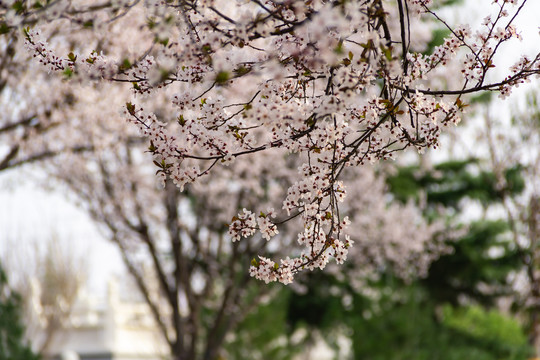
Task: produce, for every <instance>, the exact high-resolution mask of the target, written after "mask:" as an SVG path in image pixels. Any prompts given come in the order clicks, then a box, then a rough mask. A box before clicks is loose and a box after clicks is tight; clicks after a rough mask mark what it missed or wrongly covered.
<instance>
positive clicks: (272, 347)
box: [225, 284, 304, 360]
mask: <svg viewBox="0 0 540 360" xmlns="http://www.w3.org/2000/svg"><path fill="white" fill-rule="evenodd" d="M267 286H270V287H273V288H274V289H273V290H278V292H279V293H280V296H277V297H274V298H272V299H269V300H271V301H268V302H263V303H262V304H261V305H258V306H257V307H256V308H255V309H254V310H253V311H250V312H248V315H247V316H246V317H245V318H244V319H243V321H241V322H240V323H239V324H238V326H237V327H236V331H235V332H234V335H231V336H230V338H229V339H227V342H226V346H225V350H226V352H227V354H228V356H229V357H230V358H231V359H239V360H240V359H252V360H259V359H260V360H266V359H272V360H288V359H292V358H293V357H294V355H296V354H298V353H299V352H300V351H301V350H302V349H303V345H304V344H302V343H295V342H294V341H292V339H291V336H288V335H291V334H290V329H291V328H290V327H289V324H288V323H287V306H288V304H289V299H290V296H292V294H291V293H290V292H289V291H284V289H279V288H281V285H279V284H270V285H267Z"/></svg>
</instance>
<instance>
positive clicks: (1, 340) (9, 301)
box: [0, 264, 39, 360]
mask: <svg viewBox="0 0 540 360" xmlns="http://www.w3.org/2000/svg"><path fill="white" fill-rule="evenodd" d="M37 359H39V356H37V355H35V354H34V353H33V352H32V350H31V348H30V345H29V344H27V342H26V341H25V340H24V325H23V323H22V299H21V297H20V295H19V294H18V293H16V292H14V291H13V290H12V289H11V288H10V287H9V283H8V278H7V275H6V273H5V271H4V269H3V268H2V266H1V264H0V360H37Z"/></svg>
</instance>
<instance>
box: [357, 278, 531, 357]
mask: <svg viewBox="0 0 540 360" xmlns="http://www.w3.org/2000/svg"><path fill="white" fill-rule="evenodd" d="M395 294H399V296H398V297H397V298H396V296H395ZM378 303H379V306H378V309H377V310H376V311H367V310H365V309H364V310H363V312H361V313H360V311H362V308H360V309H354V310H353V311H354V312H356V313H360V314H363V316H348V317H347V319H349V322H350V323H351V328H352V329H353V331H354V334H353V336H352V339H353V348H354V358H355V359H366V360H367V359H369V360H379V359H380V360H383V359H384V360H391V359H396V360H397V359H415V360H424V359H425V360H461V359H475V360H483V359H485V360H488V359H489V360H492V359H501V360H502V359H505V360H510V359H515V360H518V359H526V358H527V356H528V355H529V354H530V352H529V348H528V346H527V341H526V336H525V335H524V333H523V330H522V329H521V328H520V326H519V324H518V323H517V322H516V321H515V320H512V319H510V318H508V317H505V316H503V315H502V314H500V313H498V312H496V311H490V312H486V311H485V310H483V309H482V308H480V307H460V308H458V309H456V308H454V307H452V306H450V305H444V306H443V307H442V311H439V310H441V307H440V306H438V305H437V303H436V302H434V301H433V300H432V299H430V298H429V295H428V294H427V293H426V292H425V289H423V288H422V286H419V285H418V284H411V285H410V286H406V285H405V284H403V285H402V286H398V287H394V293H392V294H391V296H386V297H385V298H383V299H381V300H380V301H379V302H378ZM441 312H442V316H438V314H439V313H441ZM506 335H509V336H506Z"/></svg>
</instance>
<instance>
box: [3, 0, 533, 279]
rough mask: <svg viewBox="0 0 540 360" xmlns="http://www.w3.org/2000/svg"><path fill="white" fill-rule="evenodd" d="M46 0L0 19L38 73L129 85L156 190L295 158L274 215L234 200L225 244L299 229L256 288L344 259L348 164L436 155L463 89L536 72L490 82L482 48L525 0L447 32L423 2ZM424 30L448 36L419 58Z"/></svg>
mask: <svg viewBox="0 0 540 360" xmlns="http://www.w3.org/2000/svg"><path fill="white" fill-rule="evenodd" d="M58 3H60V4H61V5H55V6H44V8H45V9H46V11H45V13H46V14H47V15H46V16H45V18H46V20H47V24H45V23H44V22H43V21H42V20H41V21H40V20H39V18H40V16H41V15H40V13H38V11H37V10H32V9H30V8H28V9H26V8H25V9H22V10H20V9H19V10H17V11H15V14H13V13H12V12H10V11H11V10H9V11H8V14H9V16H6V20H5V24H6V26H8V27H9V26H20V25H19V24H22V26H26V25H27V24H28V25H31V26H28V27H26V28H25V32H24V35H25V43H26V47H27V48H28V50H29V52H30V53H31V54H32V56H34V57H35V58H36V59H37V61H38V62H40V63H42V64H43V65H45V68H44V71H47V72H51V73H58V74H63V75H64V76H66V77H68V78H69V80H70V81H73V82H77V81H78V82H82V83H85V82H90V83H98V84H99V83H106V84H115V85H118V86H119V87H122V85H123V88H125V89H128V88H129V89H130V91H131V94H130V95H127V96H126V97H125V101H124V104H125V107H124V111H123V116H124V117H125V118H126V119H127V120H128V122H129V123H131V124H132V125H133V127H134V128H136V129H138V131H139V133H140V134H141V135H143V136H144V137H145V138H146V139H147V141H148V144H149V147H148V149H149V151H150V153H151V154H152V155H153V162H154V164H155V166H156V167H157V173H158V176H159V177H160V178H161V180H162V182H166V179H168V178H170V179H171V180H172V181H173V182H174V184H176V185H177V186H178V187H179V188H180V189H181V190H186V191H189V189H190V188H191V187H193V186H196V184H197V183H198V182H200V181H203V180H202V179H203V178H205V177H212V176H217V175H216V174H217V173H218V171H217V169H218V168H220V167H221V165H225V166H230V165H231V164H234V163H236V162H238V161H239V160H240V159H251V160H247V161H252V162H255V161H260V160H259V158H258V156H259V154H261V153H268V154H271V155H272V156H274V157H279V156H284V157H288V158H291V161H293V162H296V161H298V162H299V163H298V164H297V165H298V167H297V169H298V171H297V173H296V175H295V177H294V178H293V180H292V181H290V184H288V189H287V192H286V195H284V197H283V198H282V206H281V207H278V206H276V208H278V209H280V210H282V212H279V213H276V214H275V218H273V217H272V216H268V214H267V213H266V212H264V211H263V210H260V209H258V208H257V209H252V210H250V209H248V208H247V207H246V209H245V210H243V211H242V212H241V213H240V214H238V215H234V216H233V217H232V220H230V221H229V234H230V236H231V238H232V240H233V241H238V240H241V239H242V238H247V237H252V236H255V235H257V234H261V236H262V237H264V238H265V239H270V240H271V241H272V238H273V237H275V236H276V235H277V234H279V233H280V231H279V229H280V226H283V224H284V223H286V222H288V221H289V220H291V219H299V220H300V221H301V225H300V226H299V227H300V229H299V231H298V237H297V238H298V244H299V245H300V247H301V250H300V252H299V253H298V254H295V256H294V257H293V258H285V259H282V260H279V261H273V260H270V259H268V258H266V257H264V256H263V255H264V254H261V257H260V258H259V259H260V261H258V260H255V261H254V262H253V263H252V267H251V268H250V274H252V275H253V276H255V277H256V278H258V279H261V280H264V281H265V282H269V281H282V282H284V283H289V282H290V281H291V279H292V277H293V276H294V275H295V274H296V273H298V272H299V271H301V270H304V269H310V270H312V269H315V268H320V269H323V268H324V267H325V266H326V264H327V263H328V262H329V261H330V259H331V258H334V259H335V260H336V261H337V262H338V263H342V262H343V261H344V260H345V259H346V258H347V257H348V255H347V253H348V251H349V249H350V248H351V246H352V244H353V240H354V242H356V243H357V244H358V243H359V241H361V239H356V236H354V235H355V234H353V233H351V231H350V228H351V226H349V224H348V221H347V220H346V218H345V215H346V214H345V213H344V212H343V211H342V210H341V209H344V208H346V204H347V202H348V201H352V200H350V199H349V198H350V197H348V196H347V191H348V187H347V185H346V184H344V182H342V178H343V176H344V174H345V173H346V172H347V171H348V169H351V168H360V169H361V168H365V167H369V166H371V164H373V163H376V162H378V161H381V160H389V159H393V158H394V157H395V155H396V154H397V153H399V152H401V151H403V150H405V149H407V148H412V149H416V150H417V151H419V152H422V151H424V150H425V149H426V148H435V147H437V146H438V145H439V141H438V139H439V136H440V134H441V132H442V131H444V129H445V128H447V127H449V126H454V125H456V124H458V123H459V122H460V121H461V113H462V111H463V109H464V108H465V106H466V105H467V104H466V100H467V98H466V96H467V94H473V93H478V92H481V91H496V92H499V93H500V95H501V97H506V96H507V95H508V94H510V92H511V90H512V88H513V87H515V86H517V85H519V84H521V83H523V82H525V81H528V79H529V78H530V77H531V76H537V75H538V74H539V73H540V56H539V55H537V56H536V57H535V58H532V59H531V58H527V57H523V58H521V59H520V60H519V61H518V62H517V63H516V65H514V66H513V67H512V68H511V69H509V70H508V72H507V76H506V77H505V78H503V79H500V80H497V81H493V82H488V78H489V77H488V75H489V74H491V72H490V70H491V69H492V68H493V67H495V66H496V64H495V58H494V55H495V54H496V53H497V52H499V51H502V50H501V49H503V48H504V45H505V43H506V42H507V41H509V40H510V39H513V38H519V37H520V35H519V29H518V28H517V24H516V21H515V20H516V18H517V16H518V15H519V13H520V12H521V11H523V9H525V8H526V5H527V0H525V1H521V2H519V3H518V1H494V2H493V3H492V5H491V6H492V7H493V9H495V10H496V11H495V12H494V15H493V16H490V17H488V18H486V19H485V20H484V21H483V23H482V24H481V27H480V28H479V30H478V31H476V32H473V31H471V29H470V28H469V27H468V26H455V27H454V26H450V25H449V24H448V23H447V22H446V21H445V20H444V19H443V18H441V17H440V16H439V14H438V13H437V12H436V6H435V4H433V2H432V1H424V0H395V1H382V0H373V1H322V0H313V1H303V0H302V1H299V0H296V1H295V0H290V1H273V0H268V1H259V0H251V1H242V2H231V1H225V0H223V1H220V0H207V1H181V2H179V3H178V4H177V3H176V2H168V1H148V2H144V4H143V3H142V2H139V1H134V2H115V3H111V4H106V5H104V6H103V8H98V7H96V6H92V5H90V4H89V3H86V2H84V1H79V2H62V1H59V2H58ZM60 9H61V11H60ZM89 13H90V14H91V16H89V15H88V14H89ZM33 19H36V20H33ZM34 23H36V25H34ZM115 23H124V24H125V23H129V24H130V27H129V29H130V32H128V31H127V30H125V29H122V30H118V29H116V31H119V32H120V33H122V34H123V35H121V36H120V37H119V39H121V40H122V43H121V42H120V41H117V40H115V39H114V38H113V40H108V42H109V43H108V44H107V46H101V44H100V43H99V42H96V43H94V47H93V48H92V47H90V48H89V47H88V46H85V45H83V42H81V41H80V39H77V38H76V37H75V40H74V41H71V42H70V40H69V39H70V38H71V37H72V36H73V35H72V33H73V31H74V29H80V31H81V33H83V32H84V31H89V32H94V33H95V36H97V37H98V38H99V37H102V38H103V37H104V36H103V31H104V30H103V29H105V28H107V26H112V27H114V26H115V25H114V24H115ZM426 23H427V24H431V26H433V27H435V26H439V27H443V28H446V29H447V30H448V31H449V36H448V37H447V38H446V39H445V40H444V42H443V43H442V44H441V45H440V46H438V47H436V48H435V49H434V51H433V52H432V53H431V54H427V53H424V50H425V43H424V44H422V43H421V42H419V41H417V40H414V39H417V38H419V39H422V38H425V32H426V28H425V27H424V26H425V24H426ZM16 24H17V25H16ZM51 24H56V25H57V27H56V29H57V30H58V31H59V32H60V33H61V34H62V36H63V37H57V38H58V39H59V40H58V41H57V43H56V44H55V43H52V42H50V41H47V40H46V39H44V38H43V36H42V35H41V30H40V29H41V28H47V27H50V26H51ZM85 24H87V26H88V28H89V29H88V30H85V28H84V27H85ZM422 24H424V25H422ZM92 36H94V35H92ZM109 38H110V36H109ZM105 43H107V41H105ZM72 48H73V49H72ZM100 48H103V49H105V50H106V51H105V50H101V49H100ZM126 48H127V50H126ZM449 77H452V79H448V78H449ZM156 99H159V100H158V101H165V102H167V104H168V105H167V110H168V111H163V108H161V109H160V108H158V107H156V106H155V101H157V100H156ZM252 176H255V177H256V176H258V175H257V174H256V173H253V174H252ZM237 183H238V184H240V185H239V186H242V185H241V181H238V182H237ZM235 185H236V183H235V182H234V181H232V183H231V186H235ZM255 206H256V207H258V206H257V205H255ZM242 207H243V206H242ZM260 211H262V212H260ZM259 212H260V215H256V214H257V213H259ZM360 237H361V236H360ZM248 241H249V240H248ZM349 258H350V256H349Z"/></svg>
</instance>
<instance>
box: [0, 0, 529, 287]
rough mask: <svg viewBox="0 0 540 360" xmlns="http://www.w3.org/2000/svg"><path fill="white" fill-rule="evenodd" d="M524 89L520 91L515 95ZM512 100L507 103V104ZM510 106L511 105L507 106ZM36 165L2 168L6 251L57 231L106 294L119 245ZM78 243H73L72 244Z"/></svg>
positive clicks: (525, 20) (0, 216)
mask: <svg viewBox="0 0 540 360" xmlns="http://www.w3.org/2000/svg"><path fill="white" fill-rule="evenodd" d="M491 2H492V1H491V0H480V1H467V0H465V4H466V5H465V6H466V8H467V10H464V9H459V10H453V11H451V12H449V13H448V14H447V15H448V16H451V17H454V18H456V19H458V21H459V22H464V23H469V24H470V25H471V27H473V28H474V24H475V23H479V22H480V21H481V20H482V18H483V15H478V14H481V13H482V10H483V9H485V7H486V5H489V4H491ZM538 14H540V1H539V0H529V3H528V4H527V8H526V9H525V11H524V12H523V13H522V14H521V15H520V18H519V23H520V24H521V25H522V27H521V28H520V31H521V32H522V34H523V35H524V37H525V38H528V39H529V42H517V41H515V42H514V43H513V44H512V46H510V47H506V48H505V49H504V52H502V53H501V55H500V56H501V61H502V62H501V64H504V65H506V66H501V70H504V68H505V67H507V66H509V65H511V63H512V61H513V60H510V59H511V56H509V55H511V54H516V53H523V52H525V53H529V54H532V53H535V52H537V51H538V50H539V48H540V37H539V25H540V21H539V20H538ZM523 92H524V90H523V89H521V90H520V91H518V92H516V94H515V95H517V96H514V97H513V98H514V101H515V99H516V98H517V97H518V96H519V95H520V94H523ZM511 103H512V101H507V102H505V103H504V104H502V105H501V106H504V107H505V108H506V109H508V108H509V105H510V104H511ZM506 111H507V110H506ZM32 171H33V169H31V168H29V169H24V170H23V171H20V170H13V171H7V172H0V254H1V255H2V257H4V256H7V257H10V256H12V255H13V254H15V252H16V251H18V250H20V249H26V248H28V247H29V246H31V245H32V244H33V243H36V242H37V243H38V244H44V243H45V242H46V241H47V240H48V239H50V238H51V236H54V235H56V236H57V238H58V240H59V241H60V242H61V243H62V244H66V246H67V247H69V249H70V251H73V252H74V254H75V256H81V257H83V258H85V259H87V261H88V264H89V273H90V275H91V276H90V277H89V284H88V288H89V290H90V291H91V292H95V293H97V294H101V293H103V292H104V291H105V289H106V284H107V281H108V279H109V278H110V277H111V275H112V274H122V273H123V272H124V270H123V269H124V267H123V265H122V261H121V259H120V256H119V253H118V251H117V249H116V248H115V247H114V246H113V245H112V244H110V243H108V242H107V241H106V240H105V239H104V237H103V236H102V235H101V234H100V232H99V230H98V228H97V227H96V226H95V225H94V223H93V222H92V221H91V220H90V219H89V218H88V216H87V215H86V214H85V212H84V211H83V210H81V209H79V208H77V207H76V206H75V205H73V204H72V203H71V202H70V201H68V199H67V198H66V196H65V194H62V193H61V192H58V191H56V192H51V191H47V190H44V189H42V188H39V187H37V186H36V185H35V184H33V183H32V181H31V180H30V179H29V178H31V176H28V175H29V174H30V173H31V172H32ZM73 244H74V245H75V246H72V245H73Z"/></svg>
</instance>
